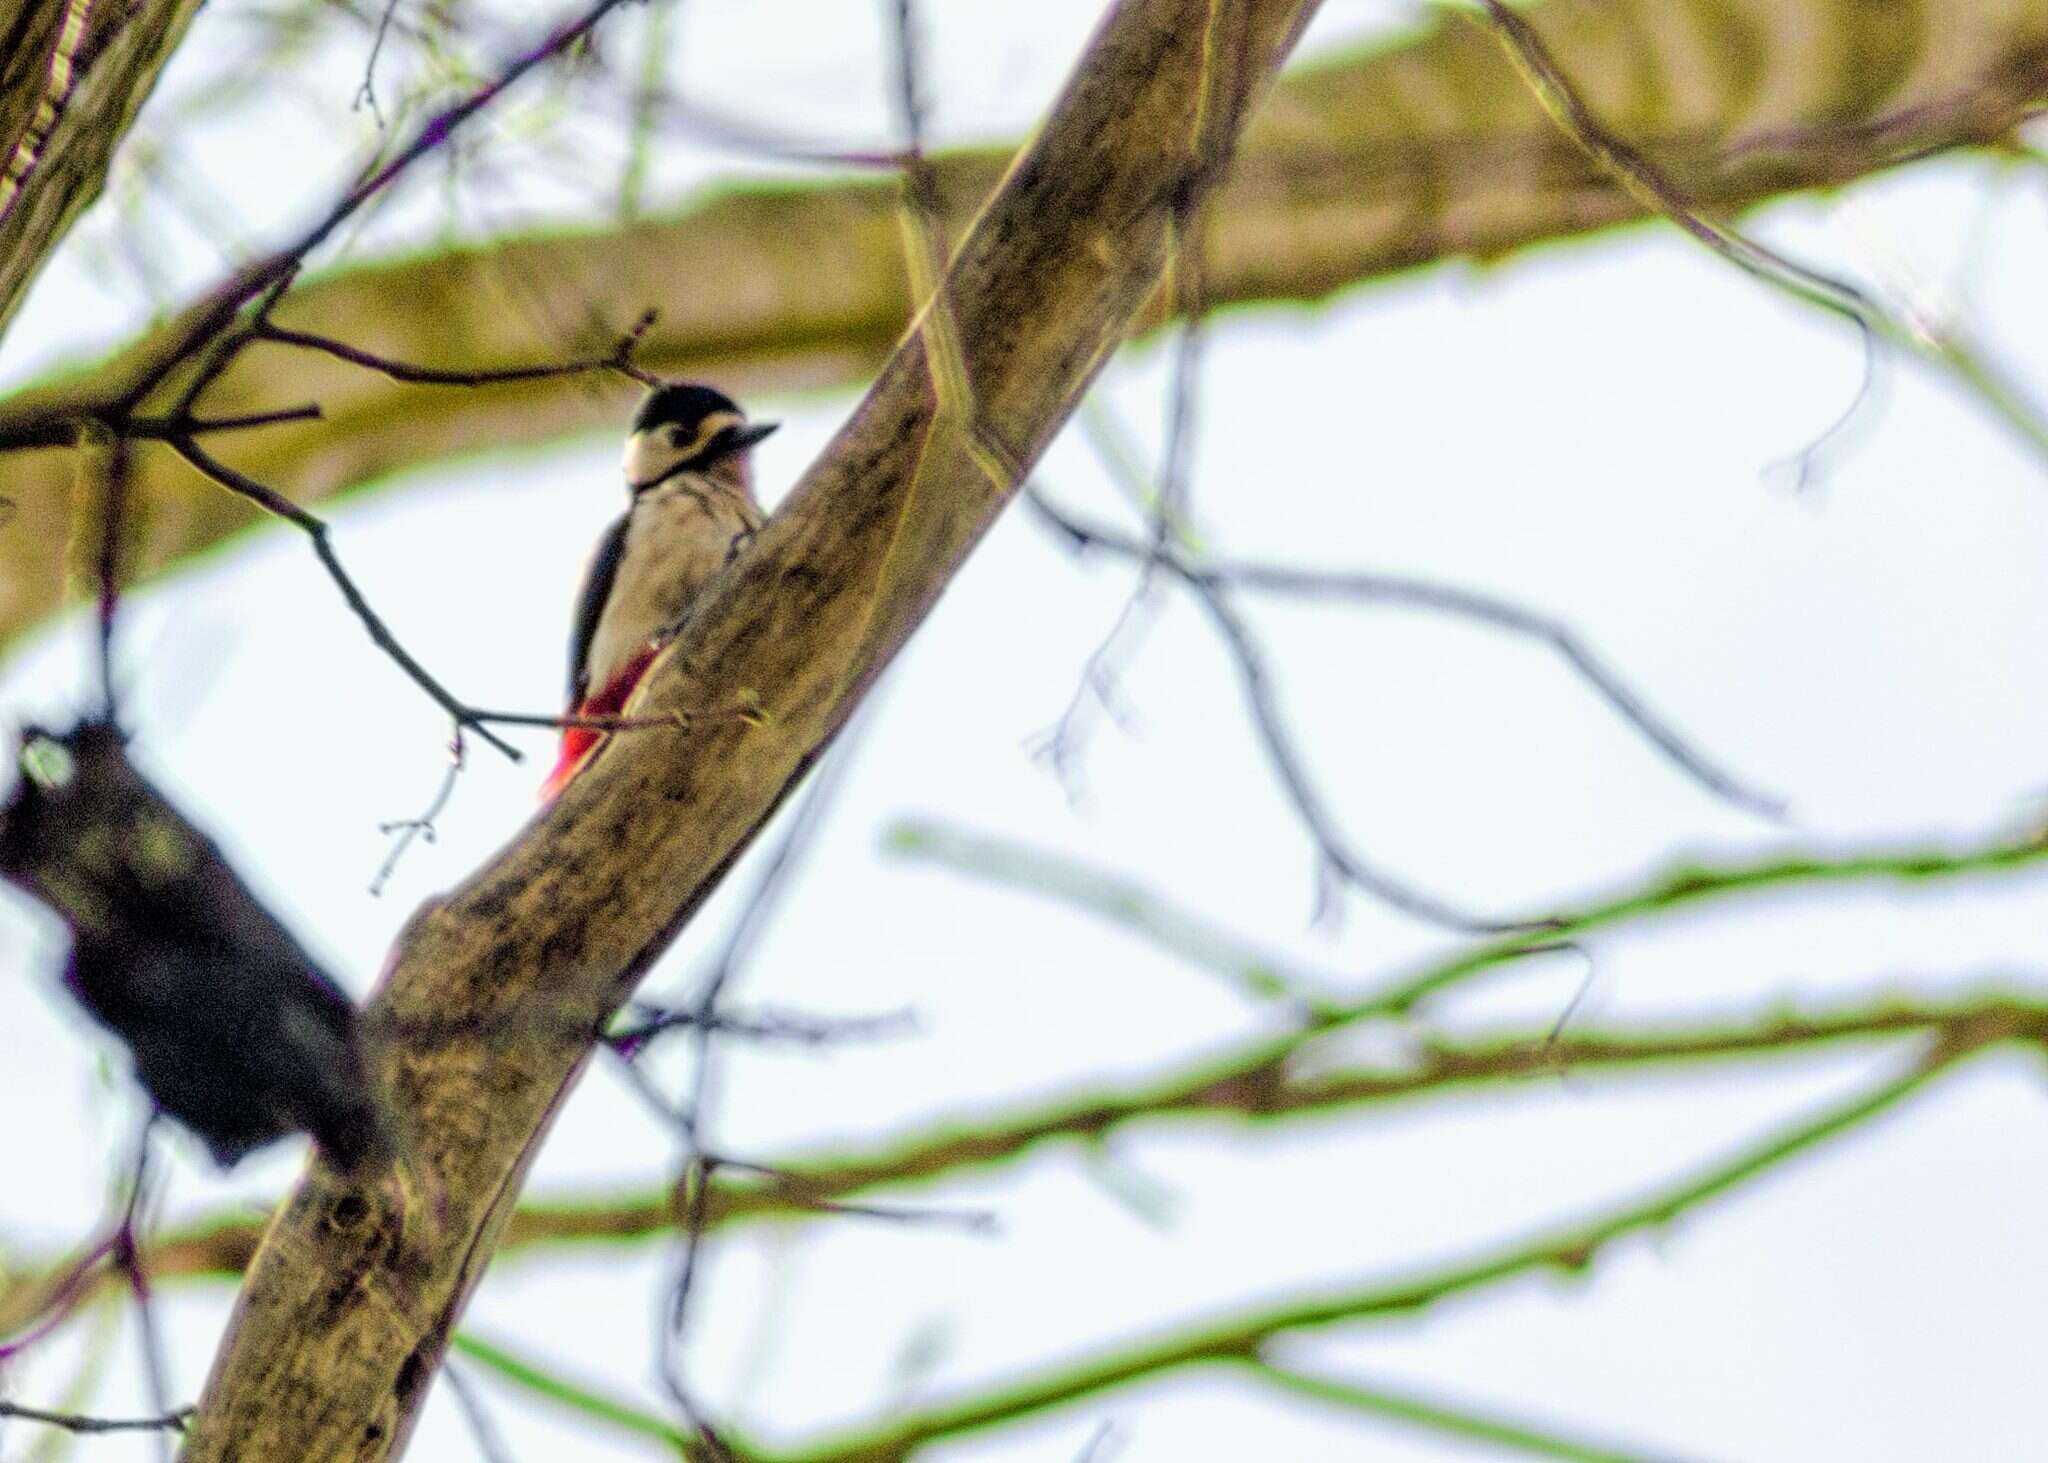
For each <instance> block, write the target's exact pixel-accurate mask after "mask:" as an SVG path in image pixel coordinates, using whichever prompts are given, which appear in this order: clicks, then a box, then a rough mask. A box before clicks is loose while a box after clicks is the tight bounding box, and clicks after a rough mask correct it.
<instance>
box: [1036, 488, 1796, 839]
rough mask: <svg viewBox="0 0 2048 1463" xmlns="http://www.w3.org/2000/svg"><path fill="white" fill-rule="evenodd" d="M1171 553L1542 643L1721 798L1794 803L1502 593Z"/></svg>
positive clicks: (1134, 545) (1086, 531) (1315, 595)
mask: <svg viewBox="0 0 2048 1463" xmlns="http://www.w3.org/2000/svg"><path fill="white" fill-rule="evenodd" d="M1026 501H1027V502H1028V503H1029V504H1030V505H1031V507H1032V508H1033V509H1035V510H1036V511H1037V512H1038V513H1039V515H1040V517H1041V518H1042V519H1044V520H1045V522H1046V523H1047V524H1048V525H1050V526H1051V527H1052V528H1054V529H1056V530H1057V531H1058V532H1059V534H1060V535H1061V537H1062V538H1064V539H1065V540H1067V541H1068V542H1069V543H1071V544H1073V545H1074V546H1075V547H1076V548H1078V549H1101V550H1103V551H1105V552H1107V553H1110V554H1114V555H1116V556H1117V557H1118V558H1124V559H1138V558H1141V557H1143V556H1145V555H1147V554H1148V553H1151V552H1152V550H1151V549H1150V547H1149V546H1148V545H1146V544H1143V543H1140V542H1139V541H1138V540H1137V539H1135V538H1133V537H1131V536H1129V535H1127V534H1122V533H1119V532H1117V531H1116V530H1115V529H1113V528H1110V527H1108V526H1107V525H1104V524H1100V523H1095V522H1092V521H1089V520H1085V519H1082V518H1080V517H1078V516H1077V515H1075V514H1074V513H1072V512H1070V511H1068V510H1067V509H1065V508H1062V507H1059V506H1057V505H1055V504H1054V503H1053V502H1052V501H1051V499H1050V498H1049V497H1048V496H1047V495H1046V494H1045V492H1044V491H1043V490H1042V489H1039V488H1037V487H1035V486H1033V487H1030V488H1027V489H1026ZM1169 557H1170V558H1171V559H1172V562H1171V563H1169V565H1168V567H1169V568H1170V569H1171V570H1172V571H1173V572H1174V573H1175V574H1176V575H1177V576H1178V577H1180V578H1181V579H1182V580H1184V581H1188V582H1191V583H1192V582H1201V583H1206V584H1211V585H1216V586H1227V587H1229V588H1233V589H1248V590H1253V591H1256V592H1259V593H1265V594H1275V595H1283V596H1287V597H1290V598H1295V599H1343V600H1349V601H1352V602H1355V603H1359V604H1384V605H1395V606H1400V607H1404V608H1412V609H1419V610H1428V611H1431V612H1433V613H1437V614H1445V615H1452V616H1455V617H1457V618H1459V619H1466V620H1471V621H1474V622H1476V623H1478V624H1482V625H1488V626H1491V627H1493V628H1494V629H1498V630H1505V631H1507V632H1508V633H1509V634H1512V635H1520V636H1523V637H1525V638H1527V639H1531V640H1534V641H1536V642H1538V643H1539V644H1542V645H1545V646H1548V647H1549V648H1550V649H1551V650H1552V651H1553V652H1555V653H1556V654H1557V655H1558V656H1559V657H1560V658H1561V659H1562V660H1563V661H1564V662H1565V663H1566V664H1567V665H1568V666H1570V668H1571V669H1572V671H1573V672H1574V673H1575V674H1576V675H1577V676H1578V677H1579V678H1580V679H1581V680H1583V681H1584V682H1585V683H1586V685H1587V686H1588V687H1589V688H1591V690H1592V691H1593V693H1594V694H1595V695H1597V696H1598V697H1600V699H1601V700H1603V701H1605V702H1606V703H1607V704H1608V706H1609V707H1610V708H1612V710H1613V711H1614V713H1615V714H1616V715H1617V716H1619V717H1620V718H1621V719H1622V720H1623V721H1624V722H1625V723H1627V724H1628V725H1629V726H1630V727H1631V728H1632V729H1634V730H1635V732H1636V733H1637V734H1638V735H1640V736H1641V737H1642V738H1643V739H1644V740H1645V741H1647V742H1648V743H1649V744H1650V746H1651V747H1652V749H1653V750H1655V751H1656V752H1657V753H1658V754H1659V755H1660V756H1662V757H1663V758H1664V760H1665V761H1667V762H1669V763H1670V764H1671V765H1672V766H1673V767H1675V768H1676V769H1677V770H1678V771H1680V772H1682V773H1684V774H1685V775H1686V776H1687V777H1689V778H1691V779H1692V780H1693V781H1695V782H1697V783H1698V784H1699V785H1700V786H1701V787H1703V788H1705V789H1706V790H1707V791H1708V792H1710V793H1712V794H1713V795H1714V796H1716V797H1718V798H1720V799H1722V800H1723V801H1724V802H1727V803H1729V804H1730V805H1732V806H1734V807H1738V808H1741V809H1743V810H1744V811H1745V812H1750V813H1754V814H1756V815H1757V816H1758V817H1762V818H1769V819H1772V820H1773V821H1782V820H1783V819H1784V817H1785V814H1786V805H1785V800H1784V799H1783V798H1782V797H1779V796H1777V795H1776V794H1774V793H1769V792H1765V791H1763V790H1762V789H1760V788H1757V787H1753V786H1751V785H1750V784H1749V783H1747V782H1745V781H1743V780H1742V779H1740V778H1738V777H1736V776H1735V775H1734V774H1733V773H1731V772H1729V771H1727V770H1726V769H1724V768H1722V767H1721V766H1720V765H1718V764H1717V763H1716V762H1714V761H1713V760H1712V759H1711V758H1709V757H1708V756H1707V755H1706V753H1704V752H1702V751H1700V750H1699V749H1698V748H1697V747H1695V746H1693V745H1692V743H1691V742H1690V741H1688V740H1687V739H1686V737H1685V736H1684V734H1683V733H1681V732H1680V731H1679V730H1678V729H1677V727H1675V726H1674V725H1673V724H1672V723H1671V722H1669V721H1667V720H1665V719H1664V718H1663V717H1662V716H1660V715H1658V714H1657V713H1656V712H1655V711H1654V710H1652V709H1651V707H1650V705H1649V703H1648V701H1647V700H1646V699H1645V698H1644V697H1643V696H1642V695H1641V694H1640V693H1639V692H1637V691H1635V690H1634V689H1633V688H1631V687H1630V686H1629V684H1628V683H1627V681H1625V680H1624V679H1623V678H1622V676H1621V675H1620V673H1619V672H1617V671H1615V670H1614V669H1612V668H1611V667H1610V666H1608V665H1607V664H1606V662H1605V661H1603V660H1601V658H1600V657H1599V656H1598V655H1596V654H1595V653H1594V652H1593V650H1592V648H1591V647H1590V646H1588V645H1587V644H1586V642H1585V641H1584V640H1583V639H1582V638H1581V637H1580V636H1579V635H1578V634H1577V633H1576V632H1575V631H1573V630H1572V629H1571V627H1570V626H1568V625H1566V624H1565V623H1564V622H1563V621H1562V620H1559V619H1556V618H1554V617H1552V616H1549V615H1546V614H1543V613H1541V612H1540V611H1537V610H1532V609H1529V608H1527V607H1526V606H1523V605H1518V604H1516V603H1514V602H1513V601H1511V600H1508V599H1503V598H1501V597H1500V596H1498V595H1491V594H1487V593H1484V592H1483V591H1480V590H1473V589H1465V588H1462V587H1461V586H1458V585H1453V584H1444V583H1440V582H1438V581H1436V580H1429V579H1415V578H1411V577H1408V576H1404V575H1398V574H1377V573H1364V572H1354V571H1350V570H1322V569H1304V568H1299V567H1296V566H1293V565H1288V564H1274V563H1265V562H1260V561H1255V560H1245V559H1217V558H1203V559H1199V560H1196V559H1191V558H1189V557H1187V556H1185V555H1171V556H1169Z"/></svg>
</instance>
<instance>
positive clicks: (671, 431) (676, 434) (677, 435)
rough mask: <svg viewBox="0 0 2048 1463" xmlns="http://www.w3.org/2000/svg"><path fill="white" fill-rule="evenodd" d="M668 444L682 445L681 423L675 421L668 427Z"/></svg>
mask: <svg viewBox="0 0 2048 1463" xmlns="http://www.w3.org/2000/svg"><path fill="white" fill-rule="evenodd" d="M668 445H669V446H671V447H680V446H682V445H683V426H682V423H680V422H676V423H674V424H672V425H671V426H670V427H669V428H668Z"/></svg>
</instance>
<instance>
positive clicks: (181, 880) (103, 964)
mask: <svg viewBox="0 0 2048 1463" xmlns="http://www.w3.org/2000/svg"><path fill="white" fill-rule="evenodd" d="M123 740H124V739H123V737H122V734H121V732H120V730H119V729H118V728H116V727H114V726H112V725H110V724H108V723H107V722H105V721H85V722H81V723H80V724H79V725H78V726H76V727H74V728H73V729H72V730H71V731H69V732H68V733H64V734H62V735H59V734H55V733H49V732H43V731H38V730H36V729H33V728H30V729H28V730H26V731H24V733H23V735H22V744H21V755H20V762H21V770H22V773H23V776H22V779H21V783H20V785H19V787H17V788H16V790H15V793H14V797H13V799H12V801H11V802H9V804H8V805H7V806H6V807H5V808H4V809H0V877H5V878H6V879H7V880H9V881H10V882H12V883H14V884H16V885H19V886H20V887H21V888H22V889H24V890H26V891H27V892H28V893H30V894H32V895H34V896H35V897H36V898H37V899H38V900H40V901H42V902H43V903H44V904H47V905H48V906H49V907H50V908H51V909H52V910H54V911H55V912H56V913H57V915H58V916H59V917H60V918H61V919H63V921H64V922H65V924H67V925H69V926H70V928H71V942H72V943H71V963H70V967H69V969H68V970H67V971H66V973H65V976H64V983H65V985H66V986H68V987H69V988H70V990H71V993H72V994H73V995H75V996H76V997H78V999H79V1001H80V1002H81V1003H82V1004H83V1005H84V1006H85V1009H86V1010H87V1011H88V1012H90V1013H91V1014H92V1016H93V1017H94V1018H95V1019H96V1020H98V1021H99V1022H100V1024H101V1025H103V1026H105V1027H106V1028H107V1029H108V1030H110V1031H112V1032H113V1033H114V1034H115V1035H116V1036H118V1037H119V1038H120V1039H121V1040H122V1041H123V1042H124V1043H126V1045H127V1047H128V1050H129V1051H130V1052H131V1053H132V1054H133V1056H134V1058H135V1075H136V1077H137V1078H138V1079H139V1080H140V1081H141V1083H142V1085H143V1086H144V1087H145V1088H146V1089H148V1092H149V1095H150V1096H151V1097H152V1098H154V1099H155V1101H156V1105H157V1107H158V1108H159V1109H161V1110H162V1111H163V1112H165V1113H168V1114H169V1115H170V1116H172V1117H174V1118H176V1119H178V1121H179V1122H181V1123H183V1124H184V1125H185V1126H186V1127H187V1128H190V1129H191V1130H192V1131H193V1133H195V1134H196V1135H198V1137H199V1138H200V1139H201V1140H202V1141H203V1142H204V1143H205V1144H206V1146H207V1148H208V1149H209V1150H210V1151H211V1152H212V1153H213V1156H214V1158H215V1160H216V1161H217V1162H219V1163H220V1165H221V1166H222V1167H223V1168H225V1167H228V1166H230V1165H232V1164H234V1163H235V1162H237V1161H238V1160H240V1159H242V1158H243V1157H245V1156H247V1155H248V1154H249V1153H251V1152H252V1151H254V1150H255V1149H257V1148H261V1147H262V1146H263V1145H264V1144H266V1143H270V1142H273V1141H275V1140H276V1139H279V1138H282V1137H285V1136H287V1135H288V1134H291V1133H294V1132H299V1131H305V1132H309V1133H311V1134H312V1135H313V1141H314V1142H315V1143H317V1144H319V1145H320V1150H321V1152H322V1153H323V1154H324V1155H325V1156H326V1157H327V1158H328V1159H329V1161H331V1162H333V1163H334V1164H336V1165H338V1166H339V1167H341V1168H344V1169H350V1168H354V1167H356V1166H357V1165H358V1164H360V1163H363V1162H365V1161H366V1160H368V1159H370V1158H372V1157H374V1156H376V1155H378V1154H380V1153H382V1152H383V1151H385V1149H386V1146H387V1145H386V1141H385V1128H384V1124H383V1122H382V1119H381V1116H380V1114H379V1110H378V1107H377V1104H376V1102H375V1100H374V1099H373V1097H372V1096H371V1092H370V1087H369V1083H368V1080H367V1077H366V1075H365V1069H364V1064H363V1059H362V1053H361V1049H360V1044H359V1041H358V1036H357V1022H356V1012H355V1007H354V1006H353V1005H352V1004H351V1003H350V1001H349V998H348V996H347V995H346V994H345V993H344V992H343V991H342V990H341V988H340V987H339V986H337V985H336V984H335V983H334V982H333V981H332V980H331V979H329V978H328V976H327V974H326V973H325V972H324V971H322V970H321V969H320V968H319V967H318V966H317V965H315V964H314V963H313V961H312V959H311V957H309V956H308V955H307V954H306V952H305V951H304V950H302V949H301V948H300V947H299V944H298V942H297V941H296V940H294V939H293V938H292V937H291V935H290V934H289V933H288V932H287V931H286V930H285V929H284V927H283V926H282V925H280V924H279V923H278V922H277V920H276V919H274V918H273V917H272V916H271V914H270V912H269V911H268V910H266V909H265V908H264V907H263V906H262V905H261V904H259V903H257V901H256V898H255V896H254V895H252V894H250V892H249V890H248V889H247V887H245V886H244V885H243V883H242V881H241V879H240V878H238V877H237V876H236V874H235V872H234V870H233V869H231V868H229V867H228V865H227V862H226V860H224V859H223V858H222V857H221V854H220V850H219V849H218V848H216V847H215V846H214V844H213V841H212V840H211V839H209V838H208V837H207V836H206V835H205V834H203V833H201V832H200V831H199V830H198V829H196V828H194V827H193V826H192V825H191V824H190V823H189V822H187V821H186V819H185V817H184V816H183V815H182V814H181V813H179V812H178V810H177V809H176V808H174V807H172V806H171V805H170V803H168V802H167V801H165V799H164V797H163V795H162V794H161V793H159V792H157V790H156V789H155V788H153V787H151V786H150V785H149V783H148V782H146V781H145V780H144V779H143V777H142V775H141V774H140V773H139V772H137V771H136V770H135V767H134V764H132V763H131V762H130V761H129V760H128V755H127V751H126V749H125V747H124V746H123Z"/></svg>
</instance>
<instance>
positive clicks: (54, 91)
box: [0, 0, 199, 334]
mask: <svg viewBox="0 0 2048 1463" xmlns="http://www.w3.org/2000/svg"><path fill="white" fill-rule="evenodd" d="M198 10H199V0H141V3H140V4H113V3H109V0H61V3H60V0H12V3H9V4H5V5H0V149H4V151H0V334H4V333H5V331H6V329H7V322H8V321H9V320H10V319H12V318H13V316H14V311H15V308H16V307H17V306H18V305H19V304H20V303H21V300H22V296H23V295H25V294H26V293H27V291H28V286H29V283H30V282H31V281H32V280H33V279H34V278H35V277H36V273H37V271H38V270H40V269H41V268H42V266H43V261H44V260H46V259H48V258H49V256H50V251H51V250H52V249H54V248H55V247H56V246H57V244H58V243H59V242H60V241H61V240H62V239H63V237H64V235H65V233H66V232H67V231H68V230H69V229H70V227H71V223H72V220H73V219H75V218H77V217H78V215H79V213H80V212H81V211H83V210H84V208H85V206H86V205H87V204H89V203H91V202H92V201H93V200H94V199H95V198H97V197H99V194H100V188H101V185H102V184H104V183H105V182H106V178H107V164H108V163H109V162H111V161H112V160H113V156H114V149H115V148H116V147H117V146H119V145H120V142H121V140H122V139H123V138H124V137H126V136H127V135H128V127H129V124H130V123H132V122H133V121H134V120H135V113H136V111H137V109H138V108H140V107H141V106H142V103H143V101H144V99H145V98H147V97H148V96H149V94H150V91H151V90H152V89H153V88H154V87H155V86H156V79H157V76H158V74H159V73H160V72H161V71H162V70H163V68H164V63H165V62H166V61H168V60H170V58H171V53H172V52H173V51H174V50H176V49H177V47H178V43H179V42H180V41H181V40H183V39H184V36H185V29H186V27H187V26H188V25H190V24H191V22H192V17H193V16H194V15H195V14H197V13H198Z"/></svg>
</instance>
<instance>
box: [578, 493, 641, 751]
mask: <svg viewBox="0 0 2048 1463" xmlns="http://www.w3.org/2000/svg"><path fill="white" fill-rule="evenodd" d="M631 521H632V514H631V513H621V514H620V515H619V517H618V521H617V522H615V523H613V524H612V526H611V527H610V528H608V529H606V530H605V531H604V537H603V538H601V539H599V540H598V541H597V548H596V549H595V550H593V551H592V553H591V555H590V567H589V568H588V569H585V570H584V571H583V588H582V590H581V592H579V593H578V594H577V596H576V627H575V629H574V630H573V631H572V632H571V634H570V638H569V712H570V714H571V715H574V714H575V711H576V708H577V707H578V706H581V705H582V704H583V693H584V691H585V690H586V689H587V687H586V686H585V684H584V682H585V680H586V679H587V677H586V676H585V673H584V665H585V663H586V662H587V661H588V660H589V658H590V642H591V641H592V640H593V639H595V638H596V636H597V621H598V617H599V616H600V615H602V614H603V613H604V602H605V601H606V600H607V599H609V598H610V597H611V592H612V581H613V580H615V579H617V578H618V577H619V561H620V560H621V559H623V558H625V557H626V525H627V524H628V523H630V522H631Z"/></svg>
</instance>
